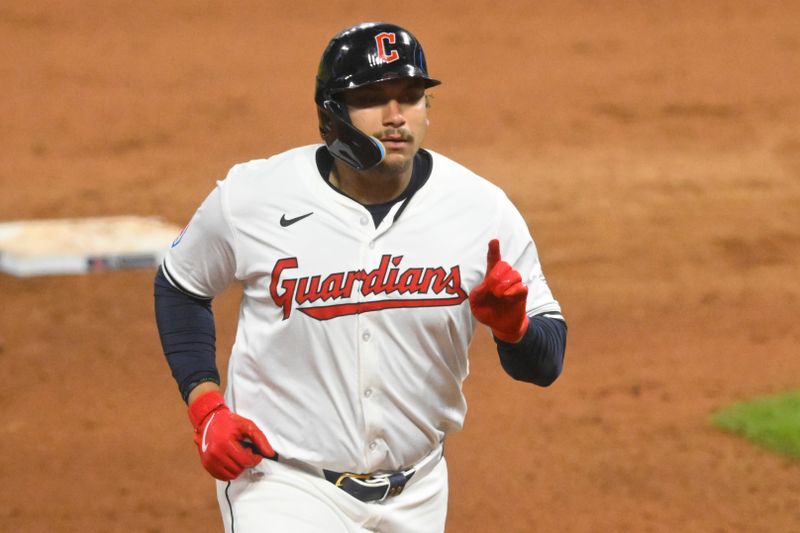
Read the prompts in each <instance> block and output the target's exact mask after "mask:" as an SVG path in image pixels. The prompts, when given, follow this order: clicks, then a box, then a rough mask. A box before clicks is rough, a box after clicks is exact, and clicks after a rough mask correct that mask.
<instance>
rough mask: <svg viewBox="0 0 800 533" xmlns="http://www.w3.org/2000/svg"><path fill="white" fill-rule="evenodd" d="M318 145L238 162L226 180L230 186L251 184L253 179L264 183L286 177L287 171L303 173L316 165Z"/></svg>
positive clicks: (300, 147)
mask: <svg viewBox="0 0 800 533" xmlns="http://www.w3.org/2000/svg"><path fill="white" fill-rule="evenodd" d="M318 146H319V145H307V146H299V147H297V148H291V149H289V150H286V151H284V152H281V153H278V154H274V155H272V156H269V157H265V158H260V159H251V160H249V161H244V162H241V163H237V164H235V165H233V166H232V167H231V169H230V170H229V171H228V175H227V176H226V177H225V180H224V181H225V182H228V185H229V186H236V185H245V184H249V183H250V182H252V181H257V182H259V183H264V182H265V181H267V182H268V181H270V180H279V179H285V178H286V176H287V173H291V174H297V173H302V172H304V171H306V170H308V168H309V167H312V166H314V165H315V154H316V150H317V148H318Z"/></svg>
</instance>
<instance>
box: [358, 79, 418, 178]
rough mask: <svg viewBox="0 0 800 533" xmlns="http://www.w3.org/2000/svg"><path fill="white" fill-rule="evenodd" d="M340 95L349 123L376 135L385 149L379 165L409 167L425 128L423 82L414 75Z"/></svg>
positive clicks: (398, 167)
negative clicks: (382, 160) (384, 155)
mask: <svg viewBox="0 0 800 533" xmlns="http://www.w3.org/2000/svg"><path fill="white" fill-rule="evenodd" d="M343 96H344V103H345V104H346V105H347V109H348V112H349V114H350V120H351V121H352V123H353V125H354V126H355V127H357V128H358V129H360V130H361V131H363V132H365V133H368V134H370V135H372V136H373V137H377V138H378V139H379V140H380V141H381V142H382V143H383V146H384V147H385V148H386V157H385V159H384V162H383V165H385V166H386V167H389V168H391V169H395V170H403V169H407V168H409V167H410V166H411V164H412V162H413V159H414V155H415V154H416V153H417V150H419V147H420V146H421V145H422V141H423V140H424V139H425V134H426V133H427V131H428V109H427V105H426V99H425V82H424V81H422V80H419V79H414V78H405V79H399V80H390V81H384V82H380V83H373V84H371V85H367V86H365V87H360V88H358V89H353V90H350V91H346V92H345V93H344V95H343Z"/></svg>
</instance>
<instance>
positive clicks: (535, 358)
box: [494, 315, 567, 387]
mask: <svg viewBox="0 0 800 533" xmlns="http://www.w3.org/2000/svg"><path fill="white" fill-rule="evenodd" d="M494 340H495V343H497V353H498V354H499V355H500V364H501V365H502V366H503V369H504V370H505V371H506V373H507V374H508V375H509V376H511V377H512V378H514V379H516V380H518V381H525V382H528V383H534V384H536V385H539V386H541V387H547V386H548V385H550V384H552V383H553V382H554V381H555V380H556V379H557V378H558V376H560V375H561V370H562V369H563V367H564V352H565V351H566V348H567V325H566V323H564V321H562V320H559V319H557V318H551V317H546V316H542V315H537V316H532V317H530V318H529V322H528V331H526V332H525V335H524V336H523V337H522V340H521V341H519V342H518V343H515V344H511V343H508V342H504V341H501V340H500V339H497V338H495V339H494Z"/></svg>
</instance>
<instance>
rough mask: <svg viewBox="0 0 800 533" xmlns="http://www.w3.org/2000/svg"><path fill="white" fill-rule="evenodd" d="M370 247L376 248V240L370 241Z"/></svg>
mask: <svg viewBox="0 0 800 533" xmlns="http://www.w3.org/2000/svg"><path fill="white" fill-rule="evenodd" d="M369 247H370V249H372V248H375V241H369Z"/></svg>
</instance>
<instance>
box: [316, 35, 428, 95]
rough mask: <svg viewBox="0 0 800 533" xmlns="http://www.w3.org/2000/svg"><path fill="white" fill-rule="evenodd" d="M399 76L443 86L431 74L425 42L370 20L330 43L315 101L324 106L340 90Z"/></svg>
mask: <svg viewBox="0 0 800 533" xmlns="http://www.w3.org/2000/svg"><path fill="white" fill-rule="evenodd" d="M397 78H422V79H423V80H425V86H426V87H433V86H434V85H439V84H440V83H441V82H440V81H439V80H434V79H432V78H431V77H430V76H428V65H427V63H426V62H425V53H424V52H423V51H422V45H420V44H419V41H417V39H416V38H415V37H414V36H413V35H411V33H410V32H409V31H407V30H405V29H403V28H401V27H400V26H395V25H394V24H387V23H385V22H366V23H364V24H359V25H358V26H353V27H352V28H348V29H346V30H344V31H342V32H340V33H339V34H338V35H336V36H335V37H334V38H333V39H331V41H330V42H329V43H328V46H327V48H325V51H324V52H323V54H322V59H320V62H319V70H318V71H317V87H316V91H315V94H314V100H315V101H316V102H317V105H319V106H322V105H323V103H324V102H325V100H329V99H331V98H334V97H335V95H336V94H337V93H339V92H342V91H344V90H347V89H355V88H356V87H362V86H364V85H369V84H370V83H377V82H379V81H386V80H392V79H397Z"/></svg>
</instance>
